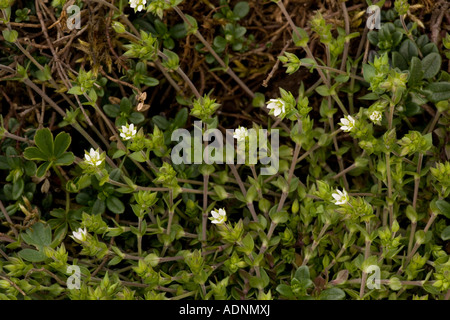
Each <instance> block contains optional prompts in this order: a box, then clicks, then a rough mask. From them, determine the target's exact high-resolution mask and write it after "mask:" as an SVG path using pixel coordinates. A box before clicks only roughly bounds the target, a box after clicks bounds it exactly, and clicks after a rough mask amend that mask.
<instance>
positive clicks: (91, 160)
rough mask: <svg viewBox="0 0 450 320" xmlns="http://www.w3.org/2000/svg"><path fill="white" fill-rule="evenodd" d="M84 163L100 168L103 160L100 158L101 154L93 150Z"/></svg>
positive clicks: (85, 156) (85, 157) (86, 155)
mask: <svg viewBox="0 0 450 320" xmlns="http://www.w3.org/2000/svg"><path fill="white" fill-rule="evenodd" d="M84 161H85V162H86V163H87V164H89V165H91V166H94V167H98V166H99V165H101V164H102V162H103V161H102V159H101V158H100V153H99V152H98V151H97V150H94V149H93V148H91V150H90V151H89V153H86V154H85V155H84Z"/></svg>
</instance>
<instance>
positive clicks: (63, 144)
mask: <svg viewBox="0 0 450 320" xmlns="http://www.w3.org/2000/svg"><path fill="white" fill-rule="evenodd" d="M71 141H72V138H71V137H70V134H68V133H66V132H60V133H59V134H58V135H57V136H56V138H55V145H54V152H53V155H54V156H55V157H56V158H59V156H61V155H62V154H63V153H64V152H65V151H66V150H67V148H69V146H70V142H71Z"/></svg>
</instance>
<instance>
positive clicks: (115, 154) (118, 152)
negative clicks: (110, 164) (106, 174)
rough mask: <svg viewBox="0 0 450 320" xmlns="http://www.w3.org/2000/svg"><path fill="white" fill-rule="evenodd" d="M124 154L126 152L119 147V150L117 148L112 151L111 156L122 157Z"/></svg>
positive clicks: (114, 157)
mask: <svg viewBox="0 0 450 320" xmlns="http://www.w3.org/2000/svg"><path fill="white" fill-rule="evenodd" d="M126 154H127V153H126V152H125V151H123V150H121V149H119V150H117V151H116V152H114V154H113V156H112V158H113V159H117V158H120V157H122V156H124V155H126Z"/></svg>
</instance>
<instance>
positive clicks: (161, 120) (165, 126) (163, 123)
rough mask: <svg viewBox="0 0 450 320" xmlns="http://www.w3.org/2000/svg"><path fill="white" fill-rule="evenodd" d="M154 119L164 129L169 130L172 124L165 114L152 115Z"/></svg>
mask: <svg viewBox="0 0 450 320" xmlns="http://www.w3.org/2000/svg"><path fill="white" fill-rule="evenodd" d="M152 121H153V123H154V124H155V125H156V126H157V127H158V128H159V129H162V130H167V129H168V128H169V126H170V122H169V121H167V119H166V118H164V117H163V116H154V117H152Z"/></svg>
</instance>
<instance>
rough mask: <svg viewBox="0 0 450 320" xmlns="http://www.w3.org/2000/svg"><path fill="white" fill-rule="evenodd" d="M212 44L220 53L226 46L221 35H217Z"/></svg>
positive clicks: (225, 41)
mask: <svg viewBox="0 0 450 320" xmlns="http://www.w3.org/2000/svg"><path fill="white" fill-rule="evenodd" d="M213 45H214V47H216V50H217V52H219V53H221V52H223V51H224V50H225V48H226V47H227V40H225V38H224V37H222V36H217V37H215V38H214V40H213Z"/></svg>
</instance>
